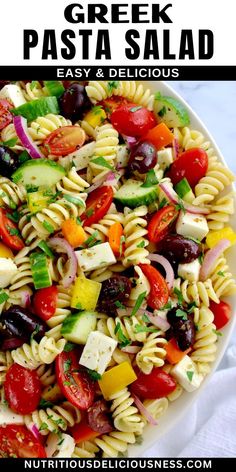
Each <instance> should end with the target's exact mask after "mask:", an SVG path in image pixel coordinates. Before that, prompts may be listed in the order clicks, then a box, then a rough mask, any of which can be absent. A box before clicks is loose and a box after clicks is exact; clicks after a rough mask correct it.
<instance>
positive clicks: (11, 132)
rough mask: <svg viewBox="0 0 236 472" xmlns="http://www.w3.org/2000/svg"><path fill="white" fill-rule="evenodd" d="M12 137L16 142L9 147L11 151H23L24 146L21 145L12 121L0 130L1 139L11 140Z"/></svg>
mask: <svg viewBox="0 0 236 472" xmlns="http://www.w3.org/2000/svg"><path fill="white" fill-rule="evenodd" d="M12 139H14V140H16V143H15V144H14V146H12V147H11V149H12V150H13V151H24V149H25V148H24V146H22V144H21V142H20V140H19V138H18V136H17V134H16V130H15V126H14V125H13V123H10V124H9V125H8V126H6V127H5V128H3V130H2V131H1V141H3V142H7V141H11V140H12Z"/></svg>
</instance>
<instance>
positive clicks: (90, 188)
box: [85, 174, 107, 193]
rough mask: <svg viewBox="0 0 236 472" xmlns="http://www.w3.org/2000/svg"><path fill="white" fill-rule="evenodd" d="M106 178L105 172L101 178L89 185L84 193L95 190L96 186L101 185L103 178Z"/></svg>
mask: <svg viewBox="0 0 236 472" xmlns="http://www.w3.org/2000/svg"><path fill="white" fill-rule="evenodd" d="M106 179H107V174H106V175H104V176H103V177H102V178H101V179H99V180H98V181H97V182H96V183H95V184H93V185H91V186H90V187H89V188H88V189H86V190H85V192H86V193H91V192H93V191H94V190H96V189H97V188H98V187H101V186H102V185H103V184H104V182H105V180H106Z"/></svg>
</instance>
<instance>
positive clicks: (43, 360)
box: [11, 336, 66, 369]
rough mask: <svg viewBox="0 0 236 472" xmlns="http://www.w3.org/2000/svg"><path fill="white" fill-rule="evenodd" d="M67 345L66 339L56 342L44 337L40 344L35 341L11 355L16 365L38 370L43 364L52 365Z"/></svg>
mask: <svg viewBox="0 0 236 472" xmlns="http://www.w3.org/2000/svg"><path fill="white" fill-rule="evenodd" d="M65 344H66V340H65V339H59V341H57V342H55V340H54V339H53V338H50V337H47V336H44V337H43V338H42V339H41V341H40V342H39V343H37V342H36V341H35V340H34V339H33V340H32V341H31V343H30V344H26V343H25V344H23V346H22V347H19V348H17V349H15V350H13V351H12V353H11V354H12V358H13V360H14V362H16V364H19V365H22V367H26V368H28V369H37V368H38V367H39V366H40V365H41V364H51V363H52V362H53V361H54V360H55V358H56V356H57V355H58V354H60V352H62V351H63V349H64V347H65Z"/></svg>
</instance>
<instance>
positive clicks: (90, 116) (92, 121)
mask: <svg viewBox="0 0 236 472" xmlns="http://www.w3.org/2000/svg"><path fill="white" fill-rule="evenodd" d="M106 117H107V115H106V113H105V110H103V108H102V107H100V106H95V107H93V108H92V110H90V111H89V112H88V113H87V115H85V117H84V121H87V123H88V124H89V125H90V126H92V128H96V127H97V126H100V125H102V123H103V122H104V120H105V119H106Z"/></svg>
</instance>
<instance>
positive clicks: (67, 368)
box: [64, 359, 72, 372]
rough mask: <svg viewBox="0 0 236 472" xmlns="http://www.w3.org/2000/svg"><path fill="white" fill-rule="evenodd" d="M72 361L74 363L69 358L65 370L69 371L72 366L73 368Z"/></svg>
mask: <svg viewBox="0 0 236 472" xmlns="http://www.w3.org/2000/svg"><path fill="white" fill-rule="evenodd" d="M71 363H72V360H71V359H67V360H66V361H65V362H64V371H65V372H68V370H70V368H71Z"/></svg>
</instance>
